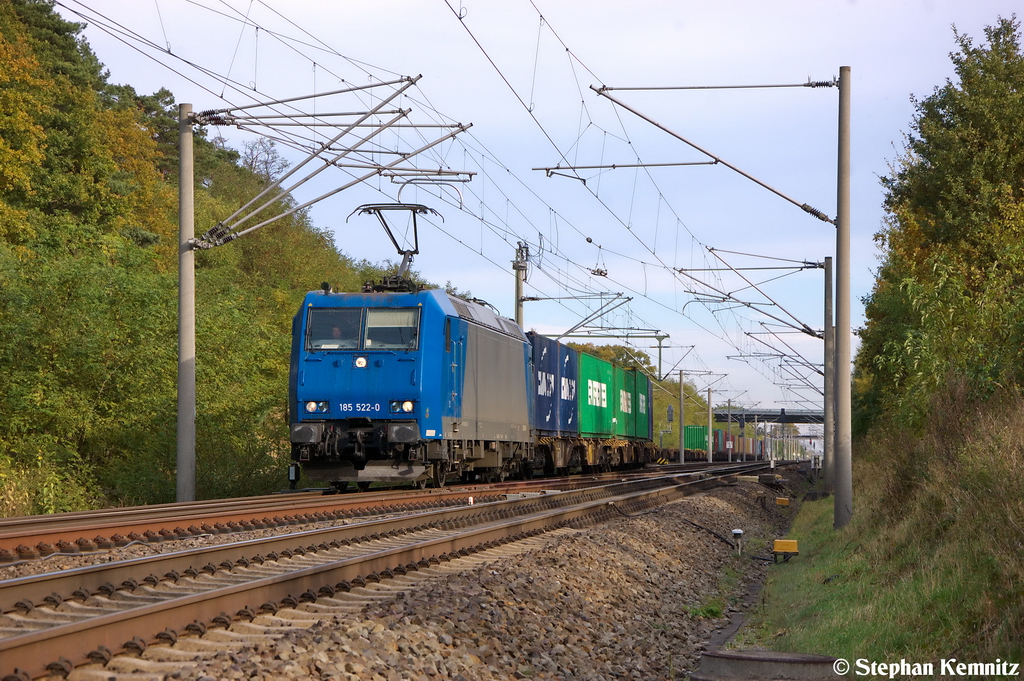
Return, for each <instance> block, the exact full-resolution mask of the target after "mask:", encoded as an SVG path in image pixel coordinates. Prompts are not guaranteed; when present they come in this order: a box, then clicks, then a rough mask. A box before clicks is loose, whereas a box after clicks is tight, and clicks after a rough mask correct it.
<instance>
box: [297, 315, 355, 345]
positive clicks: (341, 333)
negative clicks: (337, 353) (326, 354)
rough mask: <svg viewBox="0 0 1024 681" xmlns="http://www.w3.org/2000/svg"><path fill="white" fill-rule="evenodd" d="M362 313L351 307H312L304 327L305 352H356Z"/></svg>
mask: <svg viewBox="0 0 1024 681" xmlns="http://www.w3.org/2000/svg"><path fill="white" fill-rule="evenodd" d="M362 318H363V311H362V309H360V308H352V307H313V308H310V309H309V320H308V322H307V326H306V349H307V350H356V349H358V348H359V330H360V327H361V326H362V320H363V319H362Z"/></svg>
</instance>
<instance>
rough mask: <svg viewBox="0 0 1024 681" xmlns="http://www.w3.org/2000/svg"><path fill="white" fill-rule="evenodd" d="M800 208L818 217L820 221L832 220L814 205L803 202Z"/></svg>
mask: <svg viewBox="0 0 1024 681" xmlns="http://www.w3.org/2000/svg"><path fill="white" fill-rule="evenodd" d="M800 208H802V209H803V210H804V211H806V212H808V213H810V214H811V215H813V216H814V217H816V218H818V219H819V220H821V221H822V222H832V218H830V217H829V216H827V215H825V214H824V213H822V212H821V211H820V210H818V209H817V208H815V207H814V206H809V205H808V204H806V203H805V204H803V205H802V206H800Z"/></svg>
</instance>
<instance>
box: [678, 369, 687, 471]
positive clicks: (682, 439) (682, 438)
mask: <svg viewBox="0 0 1024 681" xmlns="http://www.w3.org/2000/svg"><path fill="white" fill-rule="evenodd" d="M685 399H686V387H685V386H684V385H683V370H682V369H680V370H679V463H683V461H684V456H683V448H684V447H685V446H686V418H685V416H686V412H685V411H683V401H684V400H685Z"/></svg>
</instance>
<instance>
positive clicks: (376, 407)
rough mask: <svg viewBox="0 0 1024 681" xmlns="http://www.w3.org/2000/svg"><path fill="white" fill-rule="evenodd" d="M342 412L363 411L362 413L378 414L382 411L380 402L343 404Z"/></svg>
mask: <svg viewBox="0 0 1024 681" xmlns="http://www.w3.org/2000/svg"><path fill="white" fill-rule="evenodd" d="M341 410H342V411H362V412H368V411H369V412H378V411H380V403H379V402H342V403H341Z"/></svg>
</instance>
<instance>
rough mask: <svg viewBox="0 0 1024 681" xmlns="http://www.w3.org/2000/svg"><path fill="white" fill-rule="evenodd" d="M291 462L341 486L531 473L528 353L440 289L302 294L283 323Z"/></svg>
mask: <svg viewBox="0 0 1024 681" xmlns="http://www.w3.org/2000/svg"><path fill="white" fill-rule="evenodd" d="M292 330H293V333H292V352H291V372H290V377H289V409H290V414H291V419H290V420H291V442H292V458H293V459H294V460H295V461H297V462H299V463H300V464H301V465H302V467H303V469H304V470H305V472H306V475H307V477H309V478H311V479H314V480H326V481H329V482H330V483H332V484H333V485H335V486H337V487H344V486H345V485H347V483H348V482H351V481H355V482H358V483H363V484H369V482H372V481H375V480H379V481H415V482H417V483H419V484H420V485H425V484H426V482H427V481H428V480H432V481H433V482H434V484H435V485H438V486H440V485H443V484H444V483H445V482H446V481H447V480H448V479H449V478H452V477H455V476H458V475H463V476H466V475H469V474H470V473H476V474H483V476H484V477H485V478H486V479H503V478H504V477H506V476H508V475H512V474H519V473H522V472H523V471H524V469H529V465H530V463H531V462H532V458H533V455H534V451H533V448H534V442H533V434H532V428H531V418H532V410H533V393H534V391H533V389H532V388H533V375H532V368H531V353H532V350H531V345H530V343H529V341H528V340H527V338H526V336H525V334H524V333H523V331H522V329H521V328H519V327H518V326H517V325H516V324H515V323H513V322H512V321H510V320H508V319H504V318H502V317H500V316H498V315H496V314H495V313H494V312H492V311H491V310H490V309H488V308H487V307H484V306H483V305H479V304H477V303H474V302H471V301H467V300H463V299H461V298H458V297H455V296H451V295H449V294H447V293H446V292H445V291H443V290H440V289H434V290H423V291H390V290H383V291H370V292H364V293H332V292H330V289H329V287H327V286H325V287H324V290H322V291H312V292H310V293H308V294H307V295H306V297H305V299H304V301H303V304H302V308H301V309H300V310H299V313H298V314H297V315H296V316H295V319H294V321H293V329H292Z"/></svg>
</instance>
